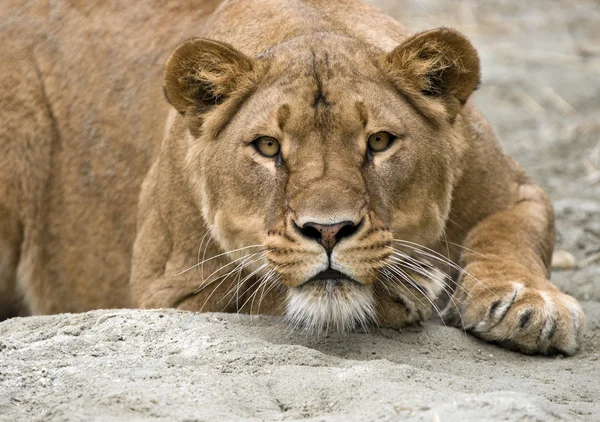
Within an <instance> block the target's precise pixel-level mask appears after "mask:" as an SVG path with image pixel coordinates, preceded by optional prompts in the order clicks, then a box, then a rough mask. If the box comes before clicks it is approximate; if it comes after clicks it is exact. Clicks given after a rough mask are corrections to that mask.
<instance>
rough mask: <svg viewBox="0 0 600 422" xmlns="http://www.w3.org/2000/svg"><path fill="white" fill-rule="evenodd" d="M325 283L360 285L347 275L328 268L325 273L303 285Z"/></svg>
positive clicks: (322, 272)
mask: <svg viewBox="0 0 600 422" xmlns="http://www.w3.org/2000/svg"><path fill="white" fill-rule="evenodd" d="M324 281H334V282H336V284H337V283H343V282H345V281H346V282H349V283H356V284H359V283H358V282H357V281H355V280H353V279H352V278H350V277H349V276H347V275H346V274H344V273H342V272H340V271H337V270H334V269H333V268H328V269H326V270H325V271H321V272H320V273H318V274H317V275H315V276H314V277H312V278H310V279H308V280H306V281H305V282H304V283H302V285H305V284H310V283H322V282H324Z"/></svg>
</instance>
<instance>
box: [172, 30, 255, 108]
mask: <svg viewBox="0 0 600 422" xmlns="http://www.w3.org/2000/svg"><path fill="white" fill-rule="evenodd" d="M256 67H257V63H256V62H255V60H253V59H252V58H250V57H247V56H246V55H245V54H243V53H241V52H240V51H238V50H236V49H235V48H233V47H232V46H231V45H229V44H225V43H221V42H218V41H213V40H208V39H204V38H192V39H190V40H187V41H185V42H184V43H183V44H181V45H180V46H179V47H177V49H176V50H175V51H174V52H173V54H171V57H169V60H168V61H167V64H166V67H165V74H164V85H163V87H164V92H165V97H166V98H167V101H168V102H169V103H171V105H172V106H173V107H175V108H176V109H177V110H178V111H179V112H180V113H181V114H183V115H186V114H201V113H203V112H205V111H208V110H209V109H210V108H211V107H213V106H215V105H217V104H220V103H222V102H224V101H225V100H226V99H227V98H228V97H230V96H231V95H233V94H235V93H236V92H238V91H240V90H242V89H244V87H246V86H247V82H248V81H249V80H250V79H251V76H252V74H253V72H254V71H255V70H256Z"/></svg>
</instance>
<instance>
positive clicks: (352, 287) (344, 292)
mask: <svg viewBox="0 0 600 422" xmlns="http://www.w3.org/2000/svg"><path fill="white" fill-rule="evenodd" d="M286 319H287V320H288V321H289V322H290V324H291V325H292V326H293V327H294V328H301V329H304V330H306V331H308V332H311V333H317V334H319V333H322V332H331V331H335V332H347V331H351V330H353V329H355V328H357V327H362V328H364V329H366V328H367V326H368V324H369V323H370V322H373V321H375V320H376V316H375V306H374V300H373V290H372V288H371V286H365V285H358V284H355V283H350V282H345V283H340V282H339V281H338V280H335V281H334V280H323V281H322V282H319V283H318V284H317V283H311V284H310V285H305V286H302V287H294V288H291V289H289V290H288V295H287V310H286Z"/></svg>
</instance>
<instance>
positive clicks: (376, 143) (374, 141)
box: [367, 132, 394, 152]
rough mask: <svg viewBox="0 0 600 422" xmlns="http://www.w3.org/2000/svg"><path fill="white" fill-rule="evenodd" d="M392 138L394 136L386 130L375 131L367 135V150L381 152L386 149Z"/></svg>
mask: <svg viewBox="0 0 600 422" xmlns="http://www.w3.org/2000/svg"><path fill="white" fill-rule="evenodd" d="M393 140H394V136H393V135H392V134H391V133H388V132H377V133H374V134H373V135H371V136H369V140H368V141H367V145H368V146H369V150H371V151H374V152H381V151H384V150H386V149H387V148H388V147H389V146H390V145H391V144H392V141H393Z"/></svg>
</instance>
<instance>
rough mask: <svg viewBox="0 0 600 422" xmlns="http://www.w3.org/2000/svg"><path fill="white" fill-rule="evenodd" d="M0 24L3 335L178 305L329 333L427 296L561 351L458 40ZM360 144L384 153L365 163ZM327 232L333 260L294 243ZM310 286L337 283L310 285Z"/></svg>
mask: <svg viewBox="0 0 600 422" xmlns="http://www.w3.org/2000/svg"><path fill="white" fill-rule="evenodd" d="M0 7H1V8H0V16H2V17H3V21H5V22H8V23H7V24H5V26H4V30H3V32H2V33H1V34H0V36H1V37H2V39H0V41H2V42H1V43H0V46H1V47H0V48H2V52H3V57H6V58H8V59H7V60H3V61H2V63H1V64H0V90H2V92H3V96H2V99H1V101H2V104H0V110H2V115H1V116H0V120H1V122H0V160H1V161H0V164H1V165H0V182H1V183H0V236H1V238H0V254H1V255H0V293H2V298H1V300H0V317H6V316H10V315H16V314H44V313H55V312H67V311H71V312H80V311H85V310H88V309H94V308H107V307H127V306H138V307H178V308H181V309H189V310H201V311H242V312H252V313H267V314H275V315H282V314H286V315H287V317H288V319H289V320H290V321H291V323H292V324H294V325H299V326H304V327H305V328H308V329H311V330H314V331H321V330H328V329H336V330H346V329H353V328H355V327H358V326H364V327H365V328H367V329H368V326H369V325H370V324H372V323H375V324H378V325H380V326H391V327H400V326H402V325H405V324H409V323H417V322H420V321H422V320H424V319H426V318H428V317H429V315H430V314H431V313H432V311H433V310H438V311H441V309H439V304H440V303H441V301H442V299H443V298H444V297H445V298H446V301H447V302H448V304H447V307H446V310H445V311H444V317H445V318H446V319H447V321H449V322H451V323H454V324H456V325H457V326H463V327H464V328H466V329H468V330H469V331H471V332H473V333H474V334H475V335H477V336H479V337H481V338H484V339H486V340H489V341H495V342H499V343H501V344H504V345H506V346H507V347H511V348H514V349H517V350H521V351H524V352H528V353H536V352H539V353H553V352H562V353H567V354H570V353H574V352H575V351H576V350H577V349H578V347H579V341H580V334H581V330H582V326H583V314H582V312H581V308H580V307H579V305H578V304H577V302H576V301H575V300H573V299H572V298H570V297H569V296H567V295H564V294H563V293H561V292H559V291H558V290H557V289H556V288H555V287H554V286H552V284H551V283H550V282H549V281H548V277H549V271H548V265H549V259H550V255H551V252H552V249H553V242H554V229H553V227H554V223H553V213H552V207H551V204H550V203H549V201H548V199H547V197H546V195H545V194H544V193H543V191H541V189H540V188H539V187H537V186H536V185H535V184H534V183H533V182H532V181H531V180H529V179H528V178H527V176H526V175H525V174H524V173H523V172H522V171H521V170H520V169H519V167H518V166H517V165H516V164H515V163H514V162H513V161H512V160H511V159H510V158H508V157H506V156H505V155H504V154H503V152H502V151H501V149H500V147H499V146H498V143H497V142H496V139H495V137H494V135H493V133H492V131H491V129H490V128H489V125H488V123H487V122H486V121H485V119H484V118H483V117H482V116H481V115H480V114H479V113H478V112H477V111H476V110H475V109H474V108H473V107H472V106H471V105H470V103H469V102H468V98H469V96H470V95H471V93H472V92H473V90H474V89H475V88H476V86H477V84H478V82H479V59H478V57H477V53H476V52H475V50H474V49H473V47H472V45H471V44H470V43H469V42H468V41H467V40H466V39H465V38H464V37H463V36H462V35H461V34H460V33H458V32H456V31H453V30H450V29H438V30H432V31H427V32H424V33H420V34H416V35H413V36H409V34H408V33H407V32H406V31H405V30H404V29H403V28H402V27H401V26H400V25H399V24H398V23H396V22H394V21H393V20H392V19H390V18H389V17H387V16H385V15H383V14H382V13H381V12H379V11H378V10H376V9H375V8H373V7H372V6H369V5H367V4H365V3H362V2H360V1H359V0H335V1H325V0H289V1H286V2H285V3H284V2H281V1H276V0H230V1H225V2H223V3H222V4H220V5H218V6H217V5H216V4H215V3H214V2H210V1H198V2H196V3H195V4H194V2H187V3H186V5H185V6H183V5H174V4H173V3H172V2H170V3H169V6H168V7H167V6H164V5H163V3H162V2H153V1H150V0H148V1H146V2H144V4H143V5H142V4H139V5H136V7H134V8H131V9H127V8H125V9H123V7H122V5H121V3H119V2H116V1H115V2H110V1H109V2H103V3H99V4H97V5H95V6H94V7H89V6H88V5H87V3H86V2H81V3H79V2H71V3H67V2H64V3H61V2H53V3H51V4H50V5H42V4H39V5H34V4H31V5H28V6H26V7H21V6H20V2H16V1H15V2H13V1H7V2H4V3H3V4H2V6H0ZM56 16H61V19H60V22H58V21H55V19H56ZM192 36H195V37H200V38H190V37H192ZM186 38H188V40H187V41H184V42H183V43H182V44H180V45H179V47H177V48H175V46H176V45H177V44H178V43H179V42H180V41H181V40H184V39H186ZM171 53H172V54H171ZM163 63H166V66H165V68H164V75H161V73H162V70H163V68H162V67H161V66H162V64H163ZM161 79H162V85H163V90H164V94H165V96H166V99H167V100H168V102H170V104H171V105H172V106H173V108H172V109H169V106H168V104H167V102H165V101H164V99H163V98H162V92H161ZM379 131H387V132H390V133H392V134H393V135H395V136H396V140H395V142H394V143H393V144H392V145H391V147H390V148H389V149H388V150H386V151H383V152H378V153H371V152H367V139H368V138H369V135H370V134H373V133H375V132H379ZM259 136H270V137H273V138H275V139H277V140H278V141H279V143H280V145H281V157H278V158H268V157H264V156H262V155H260V154H259V153H258V152H257V151H256V150H255V149H254V148H253V147H252V142H253V141H254V140H255V139H257V137H259ZM340 222H344V224H345V225H346V226H345V227H346V228H348V230H351V232H350V231H349V232H347V233H346V236H345V237H344V238H341V240H340V239H338V243H337V245H336V246H335V247H334V248H333V249H332V251H331V253H330V256H329V255H328V254H327V253H326V251H325V249H324V248H323V247H322V246H321V244H319V243H318V242H317V241H315V239H312V238H311V237H310V236H313V235H310V232H309V231H306V230H304V227H307V226H305V224H306V223H310V224H309V226H310V227H313V226H314V225H315V224H316V226H314V227H319V225H327V224H334V223H336V224H337V223H340ZM340 227H341V226H340ZM328 267H331V269H333V270H336V271H339V272H341V273H343V274H345V276H346V277H347V279H346V280H342V281H340V280H334V279H325V280H320V281H309V280H310V279H311V278H312V277H313V276H315V275H317V274H319V273H321V272H322V271H324V270H326V269H327V268H328ZM461 268H463V269H462V270H461ZM436 298H438V300H437V302H436Z"/></svg>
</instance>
